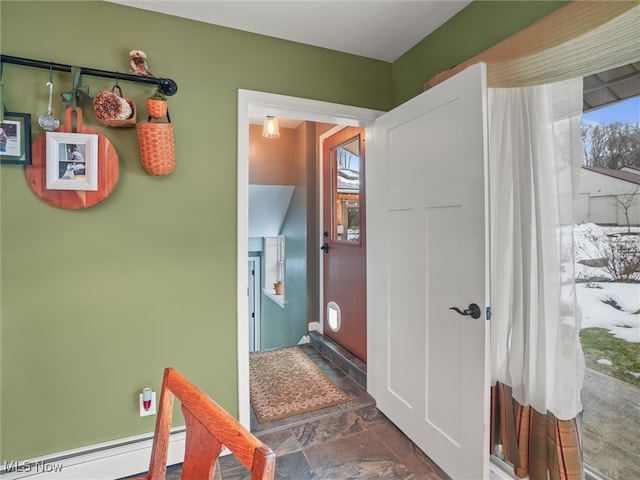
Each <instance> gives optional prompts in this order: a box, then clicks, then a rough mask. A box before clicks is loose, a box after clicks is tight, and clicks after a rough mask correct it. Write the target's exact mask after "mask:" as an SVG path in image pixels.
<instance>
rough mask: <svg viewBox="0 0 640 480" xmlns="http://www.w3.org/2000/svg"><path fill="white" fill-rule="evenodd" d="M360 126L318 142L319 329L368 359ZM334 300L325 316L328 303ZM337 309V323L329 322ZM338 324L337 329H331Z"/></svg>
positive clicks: (361, 135)
mask: <svg viewBox="0 0 640 480" xmlns="http://www.w3.org/2000/svg"><path fill="white" fill-rule="evenodd" d="M364 159H365V152H364V130H363V129H361V128H355V127H348V128H344V129H342V130H340V131H339V132H338V133H336V134H334V135H332V136H331V137H329V138H327V139H326V140H325V141H324V144H323V193H322V195H323V232H324V235H323V242H324V243H325V245H326V248H325V250H324V253H323V255H322V257H323V260H322V261H323V269H324V270H323V277H324V279H323V281H324V284H323V292H324V295H323V298H324V303H323V304H324V308H323V332H324V334H325V335H327V336H328V337H330V338H332V339H333V340H335V341H336V342H337V343H338V344H340V345H341V346H342V347H344V348H346V349H347V350H349V351H350V352H351V353H353V354H354V355H355V356H357V357H358V358H360V359H362V360H364V361H366V360H367V314H366V293H367V292H366V251H365V249H366V218H365V213H366V209H365V197H364V190H365V182H364V179H365V160H364ZM328 305H337V309H334V310H332V315H328V313H327V312H328V310H327V306H328ZM338 310H339V317H340V321H339V325H338V324H337V323H334V322H329V321H328V319H329V318H331V319H333V317H334V315H333V314H334V313H336V312H337V311H338ZM336 325H338V326H339V328H338V329H335V326H336Z"/></svg>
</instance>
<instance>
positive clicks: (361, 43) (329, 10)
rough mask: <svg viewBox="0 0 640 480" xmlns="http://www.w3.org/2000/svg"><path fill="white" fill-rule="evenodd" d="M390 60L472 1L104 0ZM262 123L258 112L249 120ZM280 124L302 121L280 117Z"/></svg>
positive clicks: (394, 58)
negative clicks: (257, 115)
mask: <svg viewBox="0 0 640 480" xmlns="http://www.w3.org/2000/svg"><path fill="white" fill-rule="evenodd" d="M107 1H110V2H111V3H118V4H121V5H127V6H130V7H136V8H141V9H144V10H150V11H154V12H159V13H164V14H168V15H174V16H177V17H182V18H188V19H192V20H198V21H201V22H205V23H210V24H213V25H221V26H224V27H229V28H235V29H238V30H244V31H247V32H253V33H258V34H261V35H267V36H270V37H276V38H281V39H284V40H291V41H294V42H299V43H304V44H307V45H313V46H317V47H323V48H328V49H331V50H337V51H339V52H345V53H350V54H354V55H360V56H364V57H368V58H373V59H376V60H382V61H386V62H393V61H395V60H396V59H398V58H399V57H400V56H402V55H403V54H404V53H405V52H407V51H408V50H409V49H411V48H412V47H413V46H414V45H416V44H417V43H418V42H420V41H421V40H422V39H423V38H425V37H426V36H427V35H429V34H430V33H431V32H433V31H434V30H436V29H437V28H438V27H439V26H440V25H442V24H443V23H445V22H446V21H447V20H449V19H450V18H451V17H453V16H454V15H455V14H456V13H458V12H459V11H461V10H462V9H463V8H464V7H466V6H467V5H468V4H470V3H471V0H410V1H406V0H324V1H318V0H281V1H273V0H234V1H229V0H227V1H221V0H107ZM249 120H250V123H252V124H260V123H262V121H263V120H264V119H263V118H262V117H261V116H259V117H255V118H250V119H249ZM279 120H280V126H281V127H283V128H295V127H296V126H297V125H298V124H299V123H300V121H299V120H291V119H286V118H280V119H279Z"/></svg>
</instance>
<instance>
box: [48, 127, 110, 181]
mask: <svg viewBox="0 0 640 480" xmlns="http://www.w3.org/2000/svg"><path fill="white" fill-rule="evenodd" d="M47 189H49V190H87V191H96V190H98V135H94V134H88V133H59V132H47Z"/></svg>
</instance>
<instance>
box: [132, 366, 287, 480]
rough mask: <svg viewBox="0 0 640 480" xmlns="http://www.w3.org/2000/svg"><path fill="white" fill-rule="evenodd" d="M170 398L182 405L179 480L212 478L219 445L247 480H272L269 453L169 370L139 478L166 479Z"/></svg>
mask: <svg viewBox="0 0 640 480" xmlns="http://www.w3.org/2000/svg"><path fill="white" fill-rule="evenodd" d="M174 396H175V397H178V399H179V400H180V402H181V403H182V413H183V415H184V419H185V424H186V432H187V433H186V446H185V454H184V463H183V466H182V479H184V480H211V479H213V478H214V474H215V468H216V461H217V459H218V456H219V455H220V452H221V451H222V447H223V446H225V447H227V448H228V449H229V450H230V451H231V453H232V454H233V455H234V456H235V457H236V458H237V459H238V460H239V461H240V462H242V464H243V465H244V466H245V467H247V469H249V470H250V471H251V479H252V480H272V479H273V477H274V474H275V465H276V456H275V454H274V453H273V451H272V450H271V449H270V448H269V447H267V446H266V445H265V444H263V443H262V442H261V441H260V440H259V439H258V438H256V437H255V436H254V435H253V434H252V433H251V432H250V431H249V430H247V429H246V428H245V427H244V426H242V424H240V422H238V421H237V420H236V419H235V418H233V417H232V416H231V415H230V414H229V413H228V412H227V411H226V410H224V409H223V408H222V407H220V406H219V405H218V404H217V403H216V402H214V401H213V400H212V399H211V398H210V397H208V396H207V395H206V394H205V393H204V392H203V391H201V390H200V389H199V388H197V387H196V386H195V385H193V384H192V383H191V382H189V381H188V380H187V379H186V378H184V377H183V376H182V375H181V374H180V373H178V372H177V371H176V370H174V369H173V368H167V369H165V371H164V379H163V381H162V391H161V394H160V404H159V409H158V418H157V421H156V429H155V435H154V439H153V449H152V451H151V462H150V464H149V472H148V474H147V476H146V477H144V479H146V480H164V479H165V477H166V472H167V452H168V448H169V433H170V430H171V417H172V413H173V398H174Z"/></svg>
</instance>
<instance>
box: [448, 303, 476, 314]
mask: <svg viewBox="0 0 640 480" xmlns="http://www.w3.org/2000/svg"><path fill="white" fill-rule="evenodd" d="M449 310H455V311H456V312H458V313H459V314H460V315H465V316H467V315H468V316H470V317H471V318H480V315H481V312H480V307H479V306H478V305H476V304H475V303H472V304H470V305H469V308H467V309H466V310H460V309H459V308H458V307H451V308H449Z"/></svg>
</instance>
